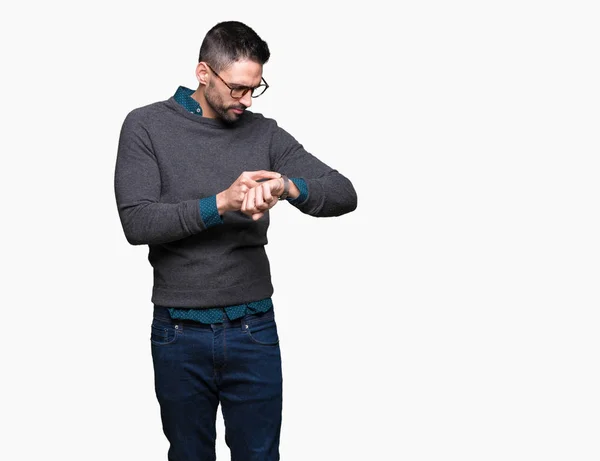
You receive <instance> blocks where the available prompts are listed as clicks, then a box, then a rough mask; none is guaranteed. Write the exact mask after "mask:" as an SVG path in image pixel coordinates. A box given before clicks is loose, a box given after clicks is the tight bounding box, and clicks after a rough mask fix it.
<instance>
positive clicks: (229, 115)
mask: <svg viewBox="0 0 600 461" xmlns="http://www.w3.org/2000/svg"><path fill="white" fill-rule="evenodd" d="M204 99H206V103H207V104H208V105H209V106H210V108H211V109H212V110H213V112H214V113H215V114H216V115H217V117H218V118H219V119H221V120H222V121H224V122H225V123H228V124H231V123H235V122H237V121H238V120H239V118H240V117H241V115H238V114H236V113H233V112H228V110H229V109H232V108H236V109H242V110H244V109H246V108H245V107H244V106H243V105H241V104H239V103H238V104H231V105H229V106H225V105H224V104H223V98H222V97H221V95H220V94H219V93H218V92H217V90H215V89H214V85H213V83H212V82H210V83H209V84H208V86H207V87H206V91H205V92H204Z"/></svg>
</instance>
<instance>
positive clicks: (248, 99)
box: [240, 91, 252, 107]
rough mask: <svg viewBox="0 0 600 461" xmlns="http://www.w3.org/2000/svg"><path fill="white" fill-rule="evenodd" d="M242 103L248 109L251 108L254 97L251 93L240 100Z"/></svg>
mask: <svg viewBox="0 0 600 461" xmlns="http://www.w3.org/2000/svg"><path fill="white" fill-rule="evenodd" d="M240 102H241V103H242V104H243V105H244V106H246V107H250V106H251V105H252V96H251V95H250V92H249V91H248V92H247V93H246V94H245V95H244V96H242V97H241V98H240Z"/></svg>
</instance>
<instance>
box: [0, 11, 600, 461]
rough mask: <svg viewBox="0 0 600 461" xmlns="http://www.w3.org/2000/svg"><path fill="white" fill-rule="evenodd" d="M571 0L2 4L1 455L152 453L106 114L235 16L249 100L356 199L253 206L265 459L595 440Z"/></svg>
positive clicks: (583, 44)
mask: <svg viewBox="0 0 600 461" xmlns="http://www.w3.org/2000/svg"><path fill="white" fill-rule="evenodd" d="M594 3H595V2H591V1H590V2H583V1H569V2H567V1H562V2H560V1H550V2H548V1H546V2H542V1H537V2H536V1H526V0H521V1H503V2H500V1H497V2H489V1H488V2H481V1H479V2H476V1H470V2H469V1H456V2H443V1H419V2H396V3H395V4H394V5H393V6H392V4H393V2H384V1H371V2H364V3H355V2H324V1H321V2H314V3H310V2H297V3H296V4H294V5H286V4H284V2H280V3H278V4H275V3H274V2H267V1H259V2H217V1H207V2H199V1H196V2H191V1H180V2H172V3H170V4H168V3H165V2H156V1H144V2H142V1H129V2H127V1H122V2H110V1H107V2H97V3H95V4H91V3H89V2H68V1H57V2H21V3H19V6H18V7H15V6H10V7H8V6H3V7H2V12H1V13H2V14H0V18H1V19H0V22H1V24H0V26H1V27H0V34H1V35H2V36H1V37H0V38H1V43H2V44H1V45H0V46H1V47H2V49H1V51H2V72H1V79H2V84H1V86H0V91H1V94H0V97H1V101H2V105H1V110H2V127H3V128H2V136H1V137H0V142H1V143H2V146H1V147H2V149H1V150H2V173H3V174H2V181H1V187H2V197H3V200H2V202H3V213H2V215H3V218H2V222H3V225H2V237H3V238H2V241H3V255H2V262H3V268H4V270H3V276H2V280H3V283H2V287H3V289H2V294H3V297H2V298H3V311H2V312H3V316H2V319H3V322H2V326H3V328H2V334H1V335H0V338H1V340H2V348H1V352H0V353H1V354H2V375H3V378H2V392H1V393H0V395H1V396H2V402H1V410H0V415H1V416H0V418H1V419H2V425H3V428H4V429H3V431H2V434H3V435H2V442H1V443H0V458H1V459H3V460H41V459H61V460H78V461H80V460H90V461H91V460H107V459H110V460H142V459H143V460H147V461H152V460H157V461H158V460H165V459H166V450H167V442H166V439H165V438H164V435H163V434H162V429H161V425H160V416H159V407H158V403H157V402H156V398H155V395H154V388H153V372H152V364H151V356H150V344H149V334H150V333H149V329H150V321H151V311H152V308H151V306H152V305H151V303H150V294H151V288H152V272H151V268H150V265H149V263H148V261H147V259H146V257H147V247H144V246H142V247H133V246H130V245H129V244H128V243H127V242H126V240H125V238H124V235H123V233H122V229H121V227H120V222H119V220H118V215H117V209H116V204H115V200H114V191H113V174H114V164H115V157H116V148H117V141H118V135H119V130H120V127H121V123H122V121H123V119H124V117H125V116H126V114H127V113H128V112H129V111H130V110H131V109H133V108H135V107H139V106H142V105H146V104H150V103H152V102H155V101H158V100H164V99H167V98H168V97H170V96H171V95H172V94H173V93H174V91H175V89H176V88H177V86H178V85H185V86H188V87H195V85H196V81H195V78H194V69H195V65H196V62H197V54H198V50H199V47H200V43H201V41H202V38H203V37H204V34H205V33H206V32H207V31H208V29H209V28H210V27H212V26H213V25H214V24H216V23H217V22H219V21H222V20H241V21H243V22H245V23H247V24H248V25H250V26H251V27H253V28H254V29H255V30H256V31H257V32H258V33H259V35H261V37H262V38H263V39H265V40H266V41H267V42H268V44H269V46H270V49H271V52H272V57H271V60H270V62H269V63H267V64H266V66H265V69H264V76H265V78H266V79H267V80H268V82H269V84H270V85H271V88H270V89H269V91H268V92H267V93H266V95H265V96H264V97H262V98H260V99H257V100H256V101H255V105H254V106H253V110H255V111H256V112H262V113H263V114H265V115H266V116H269V117H273V118H275V119H276V120H277V121H278V122H279V124H280V125H281V126H283V127H284V128H286V129H287V130H288V131H290V132H291V133H292V134H293V135H294V136H295V137H296V138H297V139H298V140H299V141H300V142H301V143H303V144H304V146H305V148H306V149H307V150H309V151H310V152H311V153H313V154H315V155H316V156H318V157H319V158H321V159H322V160H323V161H324V162H326V163H328V164H329V165H331V166H332V167H334V168H336V169H338V170H339V171H340V172H341V173H343V174H345V175H346V176H347V177H349V178H350V179H351V180H352V181H353V183H354V185H355V187H356V190H357V192H358V196H359V206H358V209H357V210H356V211H355V212H353V213H351V214H348V215H345V216H342V217H339V218H311V217H309V216H306V215H303V214H301V213H299V212H298V211H297V210H295V209H294V208H293V207H291V206H289V205H287V204H285V203H284V204H279V205H278V206H277V207H276V208H274V209H273V210H272V212H271V222H272V224H271V229H270V232H269V244H268V246H267V251H268V254H269V256H270V259H271V264H272V272H273V283H274V285H275V294H274V301H275V305H276V312H277V318H278V325H279V333H280V337H281V348H282V355H283V369H284V411H283V418H284V421H283V429H282V440H281V454H282V459H283V460H285V461H292V460H303V461H304V460H328V461H329V460H338V459H339V460H369V461H370V460H375V461H379V460H385V461H387V460H403V461H404V460H406V461H424V460H427V461H429V460H432V461H433V460H435V461H440V460H454V459H456V460H461V461H467V460H474V461H475V460H476V461H481V460H486V461H487V460H502V461H504V460H511V461H514V460H527V461H530V460H544V461H547V460H569V461H570V460H577V461H584V460H596V461H597V460H598V459H600V441H599V437H598V434H599V430H600V416H599V415H600V397H599V395H600V393H599V392H598V389H600V373H599V369H598V363H599V361H598V359H599V357H598V356H599V346H600V340H599V335H598V331H599V327H600V315H599V314H598V308H599V307H600V302H599V301H600V296H599V292H598V277H599V275H600V267H599V261H600V259H599V256H600V245H599V243H598V235H599V231H600V219H599V216H598V198H599V192H600V190H599V186H598V183H599V181H598V178H599V176H600V171H599V165H600V162H599V159H598V155H599V152H600V151H599V144H600V143H599V136H598V126H599V122H600V109H599V108H600V105H599V103H600V91H599V85H598V82H600V68H599V64H598V57H599V43H600V34H599V32H598V22H599V19H600V17H599V15H598V13H597V11H596V10H595V9H594V8H593V7H594V6H595V4H594ZM219 424H220V425H219V433H218V437H219V440H218V446H217V449H218V459H219V460H227V459H229V453H228V449H227V447H226V446H225V444H224V441H223V430H222V420H221V419H219Z"/></svg>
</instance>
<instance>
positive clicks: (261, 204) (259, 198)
mask: <svg viewBox="0 0 600 461" xmlns="http://www.w3.org/2000/svg"><path fill="white" fill-rule="evenodd" d="M254 190H255V191H256V193H255V202H254V206H255V207H256V209H257V210H265V209H267V208H268V207H269V204H268V203H265V201H264V199H263V192H264V191H263V187H262V184H261V185H260V186H258V187H257V188H256V189H254Z"/></svg>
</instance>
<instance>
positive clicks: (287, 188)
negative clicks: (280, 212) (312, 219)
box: [279, 174, 290, 200]
mask: <svg viewBox="0 0 600 461" xmlns="http://www.w3.org/2000/svg"><path fill="white" fill-rule="evenodd" d="M281 179H283V194H281V195H280V196H279V200H285V199H286V198H288V195H290V180H289V179H288V177H287V176H286V175H284V174H282V175H281Z"/></svg>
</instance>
